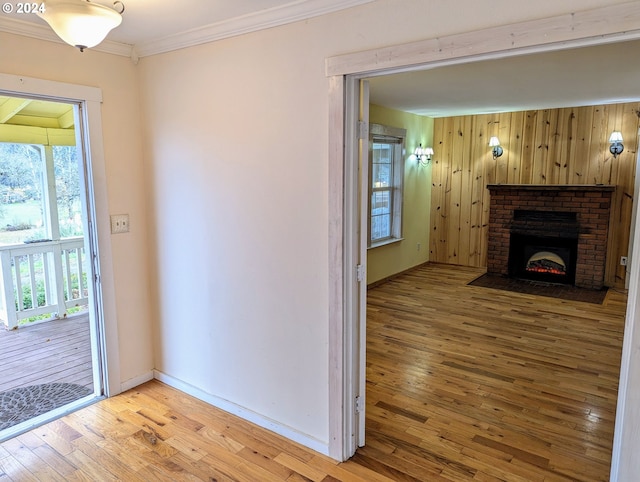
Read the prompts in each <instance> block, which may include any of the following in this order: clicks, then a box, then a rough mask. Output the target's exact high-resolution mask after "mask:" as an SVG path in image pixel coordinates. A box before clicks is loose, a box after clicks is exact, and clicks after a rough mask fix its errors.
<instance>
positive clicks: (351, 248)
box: [334, 59, 635, 472]
mask: <svg viewBox="0 0 640 482" xmlns="http://www.w3.org/2000/svg"><path fill="white" fill-rule="evenodd" d="M396 60H397V59H396ZM414 60H415V59H414ZM416 63H417V62H414V65H415V64H416ZM368 65H370V67H371V69H372V70H371V71H370V72H367V73H365V74H352V75H353V76H351V74H347V75H346V77H345V79H344V82H345V85H344V91H345V92H346V93H347V98H346V102H345V105H346V108H345V111H346V115H345V126H344V130H343V133H344V136H345V138H346V139H345V140H346V145H347V148H346V151H345V156H344V161H345V163H344V165H343V167H344V169H345V172H344V175H343V179H344V181H343V184H342V185H343V186H345V193H344V203H343V205H344V206H345V208H344V210H343V213H344V219H345V227H344V235H343V237H342V240H343V243H342V244H343V246H345V254H344V256H343V260H344V262H345V265H344V266H345V270H344V276H343V277H342V278H341V279H342V280H343V281H344V283H343V287H344V288H343V289H344V292H345V293H346V294H355V293H357V292H358V290H357V289H353V288H352V287H351V286H350V285H351V281H352V279H353V278H354V276H353V275H352V274H351V271H353V269H352V268H353V267H352V266H351V265H349V264H348V261H350V260H352V259H353V258H354V257H355V260H354V261H355V263H354V265H355V266H356V267H357V268H358V269H357V270H356V272H357V273H358V274H360V273H361V272H362V271H365V272H366V268H367V264H366V260H364V259H358V258H357V257H356V256H355V253H357V250H358V247H359V245H358V242H357V238H358V237H359V235H358V232H357V228H358V226H359V223H358V220H357V216H355V217H354V214H353V212H354V210H355V209H357V208H358V207H359V206H361V204H360V202H359V199H358V198H357V196H354V192H356V191H357V184H356V183H354V179H357V177H358V176H357V168H358V166H359V165H360V163H361V161H359V160H358V159H359V158H358V150H359V149H358V145H359V143H360V144H361V143H362V137H363V136H362V135H361V134H359V133H360V132H361V131H362V128H360V127H357V128H356V127H353V126H350V125H349V123H350V122H351V121H352V120H353V118H354V117H356V116H355V114H354V113H355V112H357V111H358V108H356V107H354V104H355V102H354V99H355V98H356V96H353V95H350V93H352V92H355V93H356V94H357V93H359V91H358V89H357V88H355V87H354V86H356V85H357V82H360V81H362V79H366V78H369V77H370V76H372V75H381V74H380V73H379V71H376V70H375V69H376V68H379V67H377V66H376V65H375V64H374V63H373V62H372V63H371V64H368ZM397 65H398V63H396V64H395V66H396V68H397ZM408 65H411V64H408ZM407 68H408V69H410V68H411V67H407ZM363 70H366V69H363ZM334 81H335V80H334ZM354 133H356V134H357V136H356V137H354V138H355V139H357V140H356V141H355V142H354V140H353V139H350V137H351V135H352V134H354ZM336 139H337V140H341V139H342V137H341V136H339V135H338V136H336ZM338 173H340V174H343V173H342V172H340V171H338V170H336V171H335V174H338ZM354 186H356V189H355V190H354ZM361 212H362V211H361ZM634 217H635V214H634ZM360 263H363V264H360ZM341 266H342V265H341ZM632 281H633V280H632ZM633 282H635V281H633ZM633 282H632V285H633ZM630 302H632V300H630ZM357 304H359V300H349V299H345V302H344V307H346V308H347V309H348V308H350V307H352V306H353V305H357ZM341 306H343V305H341ZM345 313H346V316H347V320H346V323H345V324H346V325H347V331H348V332H349V334H350V335H351V336H352V337H359V336H361V335H360V334H359V332H360V331H361V330H363V326H364V325H363V324H362V321H363V320H362V318H360V319H359V321H357V322H356V325H357V326H353V327H352V325H351V324H350V321H349V319H348V317H349V316H351V315H352V314H356V315H358V312H357V311H356V310H353V311H349V310H345ZM360 314H362V313H360ZM627 316H630V315H627ZM351 328H353V330H352V329H351ZM627 335H628V333H627ZM346 341H350V340H349V339H348V338H346ZM628 343H629V341H628V340H627V339H626V338H625V347H628ZM344 346H345V345H344V344H343V347H344ZM360 347H361V348H363V345H360ZM346 348H347V352H346V354H347V356H346V357H345V358H344V360H345V365H346V369H345V373H346V374H347V376H349V375H353V378H351V379H349V380H347V384H346V385H345V387H346V388H347V389H349V388H352V386H353V383H352V381H353V379H354V378H357V373H355V372H354V371H350V370H349V368H350V367H352V366H357V364H353V363H352V362H353V360H357V358H358V353H357V351H356V353H354V352H351V351H349V349H350V348H351V346H349V345H346ZM625 353H626V355H625ZM628 361H629V355H628V349H627V348H624V349H623V362H622V372H621V376H620V378H621V387H625V386H626V385H625V383H626V381H625V379H626V377H627V376H628V375H627V373H626V371H627V369H628V365H627V363H628ZM361 369H362V371H361V372H360V373H364V367H363V366H361ZM349 395H351V394H347V397H346V398H345V406H347V405H348V402H349ZM355 395H356V397H355V399H356V408H357V407H358V406H361V400H358V395H357V393H356V394H355ZM620 396H621V397H622V399H623V400H624V396H625V393H623V392H621V394H620ZM359 404H360V405H359ZM355 413H356V417H355V418H356V419H357V418H358V414H360V412H359V411H358V410H356V412H355ZM361 418H362V419H363V418H364V417H361ZM347 421H348V422H350V421H352V419H349V417H348V414H347ZM356 425H357V424H356ZM617 426H618V427H619V426H620V425H619V423H618V424H617ZM354 432H357V431H356V430H350V432H349V433H354ZM618 437H619V435H616V441H615V442H614V468H613V469H612V472H615V471H616V470H617V466H616V464H617V461H616V458H617V457H618V456H619V455H620V452H619V450H620V445H619V438H618ZM353 439H354V437H352V440H353ZM363 442H364V441H363Z"/></svg>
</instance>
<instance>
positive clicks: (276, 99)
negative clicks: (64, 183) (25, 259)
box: [139, 0, 623, 447]
mask: <svg viewBox="0 0 640 482" xmlns="http://www.w3.org/2000/svg"><path fill="white" fill-rule="evenodd" d="M616 3H623V2H615V1H594V0H591V1H583V0H574V1H565V2H557V1H555V0H553V1H552V0H542V1H539V2H535V3H531V2H529V3H527V2H512V1H506V0H500V1H492V2H477V1H473V0H459V1H457V2H456V7H455V14H454V12H453V10H452V5H451V2H446V1H440V2H424V1H423V0H402V1H399V0H380V1H378V2H375V3H372V4H368V5H365V6H361V7H357V8H353V9H350V10H347V11H343V12H339V13H335V14H331V15H328V16H325V17H321V18H315V19H312V20H308V21H304V22H300V23H297V24H293V25H288V26H283V27H278V28H273V29H269V30H266V31H262V32H257V33H253V34H248V35H244V36H241V37H237V38H233V39H228V40H224V41H219V42H216V43H212V44H209V45H202V46H198V47H193V48H189V49H184V50H180V51H176V52H171V53H167V54H162V55H157V56H152V57H147V58H143V59H142V60H141V62H140V64H139V68H140V73H141V76H142V77H141V80H140V81H141V85H142V86H143V87H144V88H143V89H142V105H143V112H144V115H145V118H144V124H145V126H146V129H147V130H146V132H145V146H146V149H147V159H146V161H147V164H146V171H147V173H148V174H149V176H150V177H149V182H150V185H149V188H150V193H151V197H150V207H151V210H152V218H153V220H152V231H151V233H150V234H151V239H152V240H153V241H154V243H155V246H153V250H154V253H155V258H156V262H155V263H154V266H155V268H156V269H157V272H155V273H154V276H153V279H154V280H155V286H154V294H153V299H154V302H155V304H156V306H157V311H156V313H155V315H154V320H155V322H156V330H155V353H156V364H155V366H156V369H157V370H158V372H159V376H161V377H165V378H166V379H167V380H170V381H173V382H174V383H177V384H187V386H191V388H192V391H193V392H194V393H199V394H200V396H205V397H206V396H207V395H215V396H216V397H219V398H220V399H221V400H222V401H227V402H231V403H232V404H235V406H237V407H238V409H239V410H245V409H246V410H249V411H251V412H253V413H254V414H258V415H259V416H261V417H264V419H265V420H273V421H276V422H277V423H278V424H280V425H282V426H283V427H286V428H289V429H293V430H294V431H296V432H297V433H298V434H299V436H300V438H299V439H300V440H301V441H302V442H303V443H308V444H312V445H313V446H314V447H317V446H323V445H326V444H327V443H328V424H329V420H328V416H329V414H328V400H327V386H328V379H329V374H328V348H327V341H328V340H327V334H328V330H329V325H328V309H327V297H328V276H329V271H328V253H327V246H328V244H327V237H328V222H329V220H328V210H327V205H328V199H327V193H328V192H329V188H328V184H327V183H328V172H327V124H328V95H327V94H328V81H327V79H326V78H325V76H324V60H325V58H327V57H331V56H333V55H337V54H341V53H347V52H353V51H358V50H363V49H369V48H375V47H379V46H388V45H394V44H399V43H404V42H408V41H413V40H420V39H423V38H430V37H435V36H439V35H447V34H454V33H459V32H464V31H471V30H476V29H480V28H486V27H490V26H495V25H499V24H502V23H512V22H517V21H522V20H527V19H536V18H541V17H547V16H553V15H558V14H562V13H567V12H570V11H572V10H585V9H587V8H590V7H596V6H602V5H608V4H616ZM542 12H544V13H542ZM181 386H183V385H181Z"/></svg>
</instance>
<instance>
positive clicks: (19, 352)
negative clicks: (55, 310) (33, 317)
mask: <svg viewBox="0 0 640 482" xmlns="http://www.w3.org/2000/svg"><path fill="white" fill-rule="evenodd" d="M54 382H67V383H76V384H78V385H83V386H86V387H89V388H93V372H92V360H91V339H90V335H89V316H88V315H87V314H82V315H76V316H73V317H68V318H67V319H63V320H54V321H50V322H46V323H40V324H37V325H34V326H24V327H21V328H18V329H17V330H10V331H7V330H5V329H4V328H3V327H0V392H4V391H7V390H11V389H13V388H18V387H25V386H29V385H39V384H44V383H54Z"/></svg>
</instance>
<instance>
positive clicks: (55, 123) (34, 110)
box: [0, 95, 74, 129]
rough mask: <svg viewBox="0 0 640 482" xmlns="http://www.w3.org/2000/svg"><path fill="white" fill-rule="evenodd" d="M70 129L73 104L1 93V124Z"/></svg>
mask: <svg viewBox="0 0 640 482" xmlns="http://www.w3.org/2000/svg"><path fill="white" fill-rule="evenodd" d="M3 124H6V125H15V126H29V127H45V128H56V129H70V128H73V126H74V112H73V105H71V104H65V103H61V102H50V101H45V100H34V99H25V98H19V97H7V96H3V95H0V125H3Z"/></svg>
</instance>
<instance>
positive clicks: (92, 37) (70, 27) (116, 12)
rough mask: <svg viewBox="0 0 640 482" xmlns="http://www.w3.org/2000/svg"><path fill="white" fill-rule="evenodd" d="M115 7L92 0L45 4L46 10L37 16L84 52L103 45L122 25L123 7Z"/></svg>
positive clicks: (117, 4)
mask: <svg viewBox="0 0 640 482" xmlns="http://www.w3.org/2000/svg"><path fill="white" fill-rule="evenodd" d="M113 6H114V7H115V9H114V8H109V7H105V6H104V5H99V4H97V3H91V2H90V0H46V3H45V4H44V7H45V8H43V9H42V11H40V10H38V11H36V12H35V13H36V15H38V17H40V18H42V19H43V20H45V21H46V22H47V23H48V24H49V25H50V26H51V28H52V29H53V31H54V32H55V33H56V35H58V37H60V38H61V39H62V40H64V41H65V42H66V43H68V44H69V45H73V46H74V47H78V48H79V49H80V52H84V49H87V48H91V47H95V46H96V45H98V44H99V43H100V42H102V41H103V40H104V38H105V37H106V36H107V34H108V33H109V32H110V31H111V30H112V29H114V28H115V27H117V26H118V25H120V23H121V22H122V12H124V4H123V3H122V2H120V1H116V2H113Z"/></svg>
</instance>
